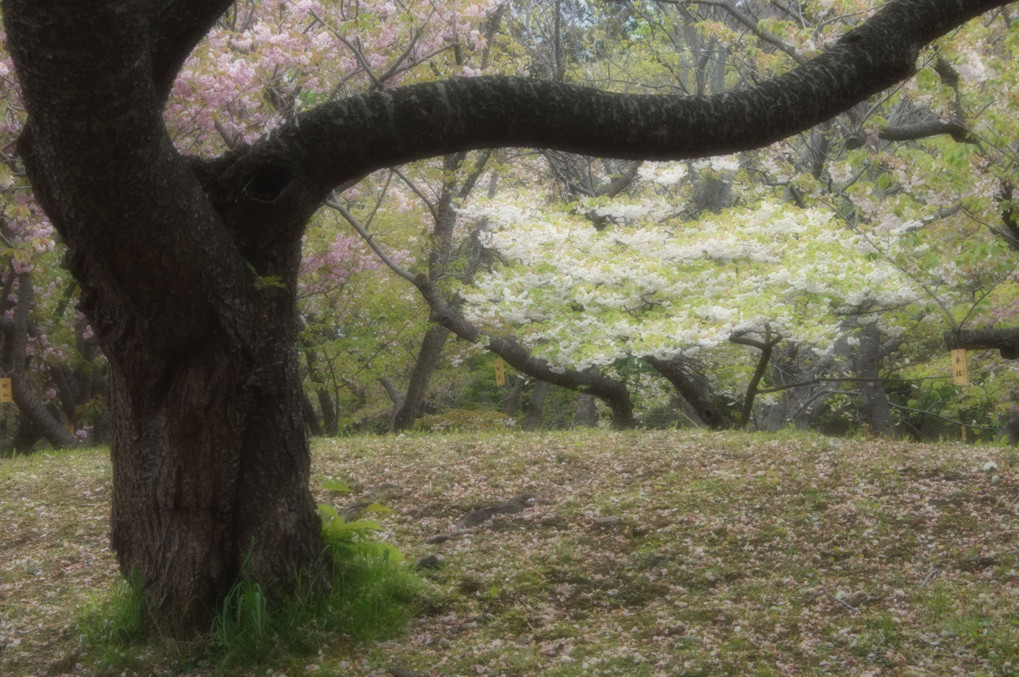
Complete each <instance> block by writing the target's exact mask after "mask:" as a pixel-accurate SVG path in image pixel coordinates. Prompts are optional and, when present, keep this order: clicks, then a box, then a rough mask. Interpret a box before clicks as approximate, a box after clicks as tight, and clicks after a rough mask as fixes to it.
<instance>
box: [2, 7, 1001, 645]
mask: <svg viewBox="0 0 1019 677" xmlns="http://www.w3.org/2000/svg"><path fill="white" fill-rule="evenodd" d="M230 4H231V1H230V0H201V1H200V0H159V1H158V2H157V1H156V0H135V1H133V2H123V1H122V0H94V1H93V2H88V3H82V2H79V1H77V0H2V7H3V20H4V25H5V28H6V37H7V45H8V48H9V49H10V52H11V56H12V58H13V60H14V63H15V67H16V69H17V73H18V77H19V80H20V84H21V88H22V94H23V97H24V101H25V105H26V109H27V112H28V123H27V125H26V127H25V131H24V134H23V136H22V138H21V140H20V143H19V152H20V155H21V158H22V160H23V162H24V163H25V167H26V169H27V171H28V174H29V176H30V178H31V180H32V183H33V187H34V189H35V192H36V195H37V197H38V199H39V201H40V203H41V204H42V206H43V207H44V209H45V210H46V212H47V214H48V215H49V216H50V218H51V219H52V221H53V223H54V225H55V227H56V228H57V229H58V231H59V232H60V234H61V236H62V238H63V239H64V241H65V242H66V243H67V245H68V248H69V256H68V261H69V267H70V269H71V272H72V273H73V274H74V276H75V278H76V279H77V280H78V282H79V284H80V285H81V289H82V301H81V303H82V305H81V307H82V310H83V311H84V312H85V314H86V315H87V317H88V319H89V321H90V323H91V325H92V326H93V328H94V329H95V331H96V334H97V336H98V338H99V340H100V342H101V345H102V348H103V350H104V352H105V354H106V355H107V357H108V359H109V361H110V392H111V395H110V407H111V411H112V416H111V419H112V421H113V424H112V426H111V428H112V429H111V449H112V458H113V485H114V486H113V508H112V516H111V519H112V541H113V546H114V548H115V549H116V552H117V557H118V559H119V562H120V566H121V568H122V570H124V571H125V572H126V571H129V570H132V569H134V570H137V571H138V572H139V574H140V575H141V580H142V581H143V585H144V591H145V594H146V599H147V602H148V605H149V607H150V609H151V611H152V612H153V614H154V616H155V617H156V618H157V619H159V620H160V621H161V622H162V623H164V624H166V625H172V626H173V627H175V628H176V629H177V630H178V631H179V632H186V631H188V630H191V629H195V628H201V627H204V626H205V625H206V624H207V623H208V620H209V614H210V611H211V609H212V608H213V607H214V605H215V604H216V603H217V600H219V599H221V598H222V596H223V595H224V594H225V593H226V591H227V590H228V588H229V587H230V585H231V584H232V583H233V582H234V581H235V580H236V577H237V576H238V575H240V574H243V575H247V576H249V577H251V578H252V579H254V580H256V581H258V582H260V583H262V584H263V586H264V588H265V589H266V590H267V591H269V592H270V593H280V592H285V590H286V588H287V583H288V582H289V581H292V580H294V572H295V569H303V570H305V571H307V570H308V569H309V568H310V566H311V565H312V563H313V562H314V561H315V559H316V558H317V556H318V554H319V542H318V530H319V520H318V517H317V516H316V514H315V509H314V504H313V502H312V498H311V494H310V490H309V487H308V479H309V452H308V445H307V439H306V432H305V427H304V422H303V420H302V415H301V411H302V407H301V384H300V378H299V372H298V361H297V357H296V340H297V324H296V311H295V308H296V298H295V287H296V284H295V281H296V275H297V270H298V263H299V257H300V240H301V235H302V233H303V230H304V228H305V226H306V224H307V222H308V220H309V219H310V218H311V215H312V214H313V213H314V211H315V210H316V209H317V208H318V206H319V205H320V204H321V203H322V202H323V201H324V200H325V198H326V197H327V195H328V194H329V192H330V191H331V190H333V189H334V188H335V187H336V186H339V185H343V184H345V183H347V182H350V181H354V180H357V179H358V178H360V177H363V176H364V175H365V174H366V173H368V172H370V171H373V170H375V169H378V168H383V167H388V166H392V165H395V164H398V163H403V162H408V161H410V160H414V159H418V158H424V157H430V156H435V155H442V154H447V153H454V152H460V151H463V150H468V149H477V148H491V147H497V146H510V145H512V146H532V147H547V148H554V149H558V150H563V151H569V152H577V153H584V154H590V155H606V156H616V157H624V158H648V159H678V158H688V157H695V156H702V155H706V154H711V153H724V152H732V151H737V150H742V149H748V148H752V147H759V146H762V145H766V144H768V143H770V142H772V141H774V140H777V139H780V138H782V137H785V136H788V135H790V134H792V133H795V132H798V131H801V130H803V129H806V128H809V127H810V126H812V125H814V124H816V123H818V122H821V121H823V120H825V119H827V118H829V117H832V116H834V115H835V114H837V113H839V112H840V111H841V110H843V109H845V108H847V107H849V106H851V105H852V104H854V103H856V102H858V101H860V100H862V99H864V98H866V97H867V96H869V95H871V94H875V93H877V92H879V91H881V90H883V89H885V88H886V87H888V86H891V85H893V84H895V83H896V82H898V81H900V80H902V79H904V78H906V77H908V76H909V75H911V74H912V72H913V70H914V68H915V63H916V59H917V56H918V52H919V49H920V48H921V47H923V46H924V45H926V44H927V43H929V42H930V41H931V40H933V39H935V38H937V37H939V36H940V35H942V34H944V33H945V32H947V31H948V30H950V29H952V28H954V27H955V26H958V25H959V24H961V23H962V22H964V21H966V20H968V19H969V18H971V17H974V16H976V15H978V14H980V13H981V12H983V11H985V10H988V9H991V8H994V7H997V6H1000V5H1003V4H1005V3H1004V2H1002V1H1001V0H895V1H893V2H890V3H888V4H887V5H885V7H884V8H883V9H882V10H881V11H880V12H878V13H877V14H876V15H875V16H874V17H872V18H871V19H870V20H868V21H867V22H866V23H864V24H861V25H860V26H859V27H858V28H856V29H855V30H853V31H851V32H849V33H847V34H846V35H845V36H844V37H843V38H842V39H841V40H839V42H837V43H836V44H835V45H834V46H833V47H832V48H830V49H829V50H828V51H827V52H825V53H824V54H822V55H820V56H818V57H817V58H815V59H814V60H812V61H810V62H808V63H807V64H805V65H804V66H802V67H799V68H797V69H796V70H794V71H792V72H790V73H788V74H786V75H783V76H781V77H779V78H776V79H774V80H772V81H768V82H763V83H761V84H760V85H758V86H755V87H753V88H748V89H746V90H742V91H739V92H734V93H727V94H721V95H717V96H712V97H708V98H704V97H694V98H683V97H660V98H658V97H647V96H631V95H623V94H610V93H602V92H597V91H595V90H591V89H586V88H581V87H576V86H570V85H566V84H561V83H550V82H538V81H533V80H525V79H515V78H498V77H484V78H462V79H457V80H451V81H445V82H436V83H428V84H421V85H416V86H411V87H407V88H403V89H395V90H386V91H379V92H375V93H372V94H370V95H366V96H364V97H355V98H351V99H344V100H339V101H335V102H331V103H327V104H324V105H321V106H319V107H317V108H315V109H312V110H309V111H307V112H304V113H301V114H299V115H297V116H296V118H295V119H294V120H292V121H291V122H290V123H288V124H287V125H285V126H283V127H282V128H281V129H279V130H278V131H276V132H274V133H272V134H270V135H268V136H266V137H265V138H263V139H261V140H260V141H258V142H256V143H254V144H252V145H250V146H245V145H240V146H238V147H237V148H235V149H233V150H231V151H230V152H228V153H227V154H225V155H224V156H222V157H220V158H218V159H216V160H213V161H196V160H191V161H189V160H188V159H187V158H185V157H183V156H182V155H181V154H180V153H178V152H177V151H176V150H175V149H174V147H173V144H172V142H171V139H170V136H169V135H168V133H167V131H166V129H165V127H164V123H163V119H162V110H163V108H164V105H165V103H166V99H167V96H168V94H169V91H170V88H171V85H172V83H173V81H174V78H175V77H176V74H177V72H178V70H179V69H180V67H181V64H182V63H183V61H184V59H185V58H186V57H187V55H188V53H189V52H190V51H191V49H192V48H193V47H194V45H195V44H196V43H197V41H198V40H199V39H200V38H201V37H202V36H203V35H204V34H205V33H206V31H207V30H208V29H209V27H210V26H211V25H212V24H213V23H214V21H215V20H216V18H217V17H218V16H219V15H220V14H221V13H222V12H223V11H225V10H226V9H227V7H228V6H229V5H230ZM510 352H512V351H510ZM504 357H505V355H504ZM522 359H523V358H522ZM511 363H512V362H511ZM589 391H590V392H592V393H593V392H594V389H593V388H592V389H589Z"/></svg>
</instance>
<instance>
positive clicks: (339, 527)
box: [209, 504, 423, 668]
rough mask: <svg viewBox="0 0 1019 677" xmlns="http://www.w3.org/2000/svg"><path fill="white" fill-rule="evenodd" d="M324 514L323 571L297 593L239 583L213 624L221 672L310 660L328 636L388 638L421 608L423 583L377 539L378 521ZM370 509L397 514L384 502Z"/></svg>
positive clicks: (213, 651)
mask: <svg viewBox="0 0 1019 677" xmlns="http://www.w3.org/2000/svg"><path fill="white" fill-rule="evenodd" d="M319 509H320V510H321V511H322V516H323V519H322V541H323V544H324V550H323V560H322V561H323V567H322V570H321V571H319V572H317V573H315V574H314V575H312V576H309V577H307V578H302V579H300V580H298V582H297V586H296V591H295V594H294V595H292V596H290V597H287V598H285V599H282V600H269V599H267V598H266V596H265V594H264V593H263V591H262V588H261V586H259V585H258V584H256V583H252V582H251V581H248V580H241V581H238V583H237V584H236V585H235V586H234V587H233V589H231V591H230V592H229V594H228V595H227V596H226V598H225V599H224V601H223V606H222V608H221V609H220V612H219V614H217V616H216V619H215V621H214V622H213V628H212V633H211V638H210V642H209V653H210V656H211V657H213V658H214V659H215V660H216V661H217V663H218V664H219V666H220V667H221V668H236V667H240V666H250V665H254V664H257V663H264V662H267V661H270V660H279V659H280V658H281V657H288V656H299V655H306V654H308V653H311V652H313V651H314V650H315V648H316V647H317V646H318V644H319V643H320V642H321V641H323V640H324V639H325V638H326V637H328V636H332V635H336V634H339V633H342V634H344V635H346V636H348V637H350V638H352V639H354V640H376V639H380V638H384V637H387V636H390V635H392V634H394V633H396V632H398V631H399V630H400V629H402V628H403V627H404V626H405V625H406V623H407V622H408V621H409V620H410V619H411V618H412V617H413V615H414V614H415V613H416V611H417V610H418V608H419V606H420V600H421V594H422V591H423V583H422V581H421V579H420V578H419V577H418V576H417V574H415V573H414V571H413V570H412V569H411V568H410V566H409V565H408V564H407V562H406V561H405V558H404V556H403V553H401V552H400V551H399V550H398V549H397V548H395V547H394V546H392V545H390V544H388V543H384V542H381V541H374V540H371V538H370V536H371V535H372V534H373V533H374V532H376V531H378V530H379V529H380V526H379V523H378V522H375V521H373V520H355V521H347V520H345V519H344V518H343V516H342V515H340V514H339V513H338V512H337V511H336V509H335V508H333V507H332V506H329V505H325V504H320V505H319ZM365 510H367V511H369V512H374V513H377V514H385V513H388V512H392V510H391V509H389V508H386V507H385V506H382V505H379V504H372V505H370V506H368V507H367V508H366V509H365Z"/></svg>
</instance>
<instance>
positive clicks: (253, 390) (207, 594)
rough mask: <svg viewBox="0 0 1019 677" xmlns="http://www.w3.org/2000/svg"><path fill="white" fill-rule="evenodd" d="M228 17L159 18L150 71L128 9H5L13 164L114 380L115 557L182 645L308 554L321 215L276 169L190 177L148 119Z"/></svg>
mask: <svg viewBox="0 0 1019 677" xmlns="http://www.w3.org/2000/svg"><path fill="white" fill-rule="evenodd" d="M227 4H228V3H227V2H226V0H218V1H217V2H215V3H210V4H209V5H207V6H203V7H199V6H198V5H196V4H188V5H175V6H173V7H174V9H173V10H169V9H168V10H167V13H166V15H165V16H160V17H159V18H158V19H156V18H153V19H152V20H153V21H159V22H160V23H159V26H160V30H161V31H164V32H163V33H161V34H160V35H159V36H157V37H155V38H153V39H154V40H155V41H156V43H159V44H157V45H156V46H162V47H165V48H166V51H165V52H158V53H153V52H152V51H147V50H154V49H155V47H154V43H152V42H149V41H148V40H149V34H148V33H146V32H145V31H139V23H140V18H141V17H139V16H138V15H137V12H139V11H141V10H140V7H141V5H135V4H132V5H130V6H129V7H121V6H120V4H119V3H106V4H93V3H89V5H88V6H87V7H86V6H79V5H75V6H73V7H72V6H71V5H70V4H66V3H65V4H64V5H62V6H61V9H59V10H57V9H53V8H50V7H48V6H47V7H42V6H41V5H40V4H36V3H34V2H29V3H23V2H10V1H6V2H5V3H4V10H5V20H6V21H7V22H8V30H9V32H8V37H9V38H10V40H9V43H10V46H11V49H12V53H13V54H14V56H15V59H16V60H17V61H18V62H19V67H20V69H21V72H22V73H26V74H28V75H29V77H27V78H25V79H24V80H23V83H22V84H23V89H24V92H25V95H26V96H25V98H26V101H28V102H29V114H30V122H29V126H28V127H26V130H25V132H24V133H23V135H22V138H21V140H20V143H19V150H20V153H21V157H22V159H23V160H24V162H25V166H26V168H27V170H28V172H29V175H30V177H31V179H32V183H33V187H34V189H35V191H36V195H37V196H38V198H39V199H40V202H41V203H42V205H43V207H44V208H45V209H46V212H47V214H49V216H50V218H51V219H52V221H53V223H54V225H55V226H56V227H57V229H58V230H59V232H60V234H61V235H62V236H63V239H64V241H65V242H67V244H68V247H69V251H68V263H69V268H70V270H71V272H72V273H73V274H74V276H75V277H76V279H77V280H78V281H79V283H80V284H81V287H82V300H81V309H82V311H83V312H84V313H85V314H86V316H87V317H88V319H89V321H90V323H91V325H92V327H93V328H94V329H95V332H96V335H97V337H98V338H99V341H100V343H101V345H102V347H103V350H104V352H105V353H106V355H107V357H108V358H109V361H110V410H111V420H112V426H111V440H110V445H111V451H112V458H113V506H112V516H111V520H112V530H111V531H112V533H111V539H112V544H113V547H114V548H115V550H116V553H117V557H118V560H119V563H120V567H121V569H122V571H124V572H125V573H127V572H129V571H136V572H137V573H138V574H139V575H140V576H141V581H142V583H143V587H144V592H145V595H146V600H147V602H148V605H149V607H150V610H151V611H152V612H153V614H152V615H153V617H154V618H156V619H159V621H160V622H161V623H162V624H164V625H167V626H170V627H173V628H174V629H176V630H177V631H178V632H188V631H190V630H193V629H204V628H206V627H207V624H208V622H209V619H210V614H211V611H212V610H213V608H214V606H215V605H216V604H217V603H218V602H219V600H221V599H222V598H223V596H224V594H225V593H226V592H227V590H228V589H229V588H230V586H231V585H232V584H233V583H234V582H235V581H236V580H237V578H238V576H239V575H242V574H243V575H245V576H248V577H250V578H251V579H252V580H255V581H257V582H259V583H261V584H262V585H263V587H264V589H265V590H266V591H267V592H268V593H269V594H273V593H274V592H279V591H283V590H285V588H286V585H287V584H288V583H289V582H291V581H293V580H294V576H295V572H296V571H300V570H304V571H309V570H310V569H311V565H312V563H313V562H314V561H315V560H316V559H317V557H318V554H319V550H320V548H319V540H318V538H319V520H318V516H317V514H316V512H315V506H314V503H313V501H312V498H311V493H310V488H309V474H310V458H309V452H308V443H307V436H306V432H305V426H304V421H303V420H302V415H301V412H302V407H301V380H300V377H299V373H298V361H297V354H296V349H295V347H296V345H297V343H296V339H297V324H296V294H295V289H296V274H297V270H298V264H299V260H300V239H301V234H302V232H303V228H304V225H305V224H306V223H307V220H308V218H309V217H310V215H311V213H312V212H313V210H314V207H315V205H317V204H318V201H317V199H318V198H320V196H315V198H312V197H310V196H309V195H308V194H307V192H306V191H305V187H304V185H303V183H302V182H301V181H300V180H298V176H299V170H298V168H296V167H294V166H293V165H292V164H290V163H287V162H286V160H285V159H282V160H281V159H279V158H278V157H277V156H275V155H274V154H273V151H268V152H267V153H261V154H260V153H244V152H240V153H236V154H233V155H230V156H228V157H226V158H224V159H222V160H221V161H219V162H217V163H195V162H188V161H187V160H186V159H185V158H183V157H181V156H180V155H179V154H178V153H177V151H176V150H174V148H173V146H172V144H171V141H170V138H169V136H168V134H167V132H166V129H165V126H164V123H163V120H162V116H161V111H162V108H163V101H164V99H165V96H166V93H167V92H168V90H169V86H170V83H171V82H172V79H173V74H174V73H175V72H176V68H177V66H178V65H179V62H180V60H182V59H183V56H184V55H185V54H186V52H187V48H188V44H191V43H190V42H189V40H190V36H193V35H194V34H197V35H201V34H202V33H203V32H204V30H205V27H206V26H207V25H208V23H211V21H212V20H213V19H214V17H215V14H216V13H218V12H216V11H215V10H210V7H212V6H213V5H219V6H221V7H225V6H226V5H227ZM202 21H205V22H207V23H205V24H203V23H202ZM196 32H197V33H196ZM98 35H104V36H106V37H105V38H104V39H103V40H102V41H99V42H98V43H97V42H96V40H95V36H98ZM160 40H169V41H170V43H171V44H162V43H160V42H159V41H160ZM177 41H180V42H181V44H177ZM171 47H173V49H171ZM182 47H183V51H182V50H181V48H182ZM40 53H43V54H46V55H47V56H46V57H39V56H38V54H40ZM31 55H34V56H31Z"/></svg>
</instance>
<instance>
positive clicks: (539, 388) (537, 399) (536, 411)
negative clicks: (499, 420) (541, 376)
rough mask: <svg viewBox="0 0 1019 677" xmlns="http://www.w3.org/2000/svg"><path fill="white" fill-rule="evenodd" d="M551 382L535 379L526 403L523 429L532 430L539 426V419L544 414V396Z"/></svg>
mask: <svg viewBox="0 0 1019 677" xmlns="http://www.w3.org/2000/svg"><path fill="white" fill-rule="evenodd" d="M550 386H551V384H550V383H549V382H548V381H541V380H535V381H534V388H533V389H532V390H531V402H530V404H528V405H527V414H526V415H525V416H524V423H523V426H522V427H523V429H524V430H526V431H527V432H533V431H535V430H537V429H538V428H539V427H540V426H541V419H542V417H543V416H544V414H545V397H546V396H547V395H548V389H549V387H550Z"/></svg>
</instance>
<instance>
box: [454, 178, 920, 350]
mask: <svg viewBox="0 0 1019 677" xmlns="http://www.w3.org/2000/svg"><path fill="white" fill-rule="evenodd" d="M649 171H658V168H655V167H652V168H651V169H650V170H649ZM626 209H627V210H629V211H626V210H623V209H621V208H613V207H606V210H607V211H609V212H611V213H613V214H620V213H624V212H625V213H627V214H629V215H630V216H631V217H632V218H633V220H627V221H626V222H625V223H624V224H620V223H618V222H616V223H615V224H614V225H612V226H610V227H607V228H604V229H603V230H598V229H596V228H595V227H593V225H592V224H591V222H590V221H588V220H586V219H585V218H583V217H582V216H580V215H578V214H576V213H575V211H576V210H574V213H571V212H567V211H565V210H559V211H539V210H537V209H534V208H532V207H531V206H528V205H527V204H526V203H523V202H521V203H513V202H507V201H505V200H499V201H493V202H491V203H488V204H485V205H483V206H480V207H478V206H476V207H474V208H473V211H472V213H471V214H470V215H469V216H471V217H474V218H481V217H486V218H488V219H489V228H488V230H487V232H486V233H485V235H484V244H485V246H487V247H489V248H491V249H494V250H496V251H497V252H498V253H499V255H500V258H501V259H502V260H503V261H506V262H507V264H506V265H504V266H502V267H500V268H498V269H497V270H495V271H493V272H491V273H490V274H488V275H485V276H482V277H480V278H479V279H477V280H476V282H475V284H474V286H473V287H471V288H469V289H465V290H463V292H462V294H463V297H464V299H465V301H466V303H467V313H468V315H469V317H470V318H471V319H472V320H473V321H475V322H477V323H479V324H481V325H482V326H484V327H486V328H489V329H493V328H497V329H502V330H510V329H512V330H513V331H514V332H515V333H517V334H518V335H519V336H521V337H522V338H523V340H524V341H525V342H527V343H528V344H530V345H531V347H532V348H534V349H535V350H537V351H538V352H539V354H541V355H543V356H544V357H546V358H548V359H550V360H552V361H553V363H555V364H558V365H560V366H563V367H565V366H569V367H573V368H579V369H583V368H586V367H590V366H606V365H609V364H611V363H613V362H614V361H616V360H618V359H620V358H624V357H629V356H636V357H640V356H645V355H654V356H658V357H670V356H674V355H677V354H687V355H693V354H697V353H700V352H701V351H704V350H712V349H715V348H717V347H718V346H720V345H722V344H725V343H726V342H727V341H728V339H729V338H730V337H731V336H733V335H734V334H747V333H754V332H763V331H764V330H765V327H768V328H769V329H770V330H771V331H772V332H778V333H780V334H782V335H783V336H785V337H787V338H791V339H795V340H797V341H799V342H801V343H804V344H808V345H811V344H812V345H818V346H826V345H828V344H829V343H830V342H831V340H832V338H833V337H834V335H835V332H836V330H837V328H838V324H839V322H840V316H839V315H840V313H845V312H852V310H853V309H854V308H860V307H869V308H873V307H875V306H895V305H899V304H903V303H908V302H910V301H912V300H915V299H916V298H918V297H919V294H918V292H917V290H916V289H915V288H914V286H913V285H912V284H911V283H910V282H909V281H908V280H907V279H906V278H905V277H904V276H903V275H901V274H900V273H899V271H898V270H897V269H896V268H895V267H893V266H892V265H890V264H889V263H887V262H886V261H885V260H884V259H883V258H881V257H879V256H873V255H871V254H872V253H873V250H872V248H871V247H870V246H869V245H868V243H867V242H866V240H865V239H863V238H862V237H861V236H860V235H858V234H856V233H854V232H852V231H850V230H848V229H846V228H845V227H844V226H842V225H841V224H839V223H838V222H836V221H835V220H834V219H833V218H832V216H831V214H830V212H826V211H823V210H818V209H797V208H794V207H792V206H789V205H782V204H777V203H764V204H761V205H760V206H758V207H757V208H756V209H753V210H732V211H728V212H725V213H723V214H719V215H712V216H710V217H706V218H702V219H700V220H698V221H693V222H680V221H678V220H666V221H662V220H660V219H658V218H655V217H656V216H657V215H658V214H659V213H660V210H659V209H658V208H657V206H656V205H653V204H649V205H645V206H643V207H640V206H635V207H633V208H630V206H629V205H626ZM639 214H644V215H645V216H646V217H650V218H643V219H638V215H639Z"/></svg>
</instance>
